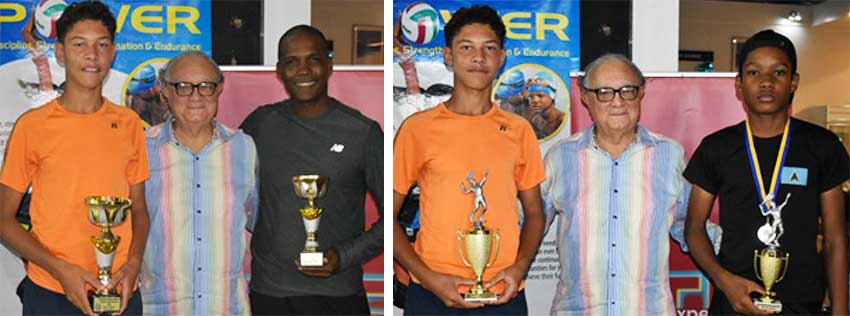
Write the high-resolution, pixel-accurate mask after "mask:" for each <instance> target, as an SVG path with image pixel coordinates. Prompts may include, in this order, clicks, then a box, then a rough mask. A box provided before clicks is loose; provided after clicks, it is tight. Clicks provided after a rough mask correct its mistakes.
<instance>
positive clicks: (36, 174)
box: [0, 99, 149, 293]
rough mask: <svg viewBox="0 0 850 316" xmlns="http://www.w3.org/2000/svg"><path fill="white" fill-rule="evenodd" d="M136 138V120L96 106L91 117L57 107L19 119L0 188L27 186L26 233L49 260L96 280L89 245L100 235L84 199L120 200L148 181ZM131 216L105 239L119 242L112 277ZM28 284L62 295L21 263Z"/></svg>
mask: <svg viewBox="0 0 850 316" xmlns="http://www.w3.org/2000/svg"><path fill="white" fill-rule="evenodd" d="M148 174H149V172H148V160H147V153H146V151H145V139H144V131H143V129H142V124H141V121H140V120H139V116H138V115H136V113H135V112H133V111H132V110H130V109H127V108H124V107H121V106H117V105H115V104H112V103H110V102H109V101H107V100H106V99H104V102H103V106H101V108H100V109H99V110H98V111H97V112H95V113H91V114H78V113H72V112H68V111H66V110H65V109H63V108H62V106H60V105H59V102H58V101H57V100H55V99H54V100H52V101H50V102H49V103H47V104H45V105H42V106H40V107H38V108H35V109H32V110H30V111H27V112H26V113H24V114H23V115H21V117H20V118H18V122H17V123H16V124H15V128H14V130H13V131H12V135H11V137H10V138H9V142H8V145H7V147H6V159H5V161H4V163H3V170H2V171H0V183H3V184H5V185H6V186H8V187H10V188H12V189H13V190H15V191H18V192H25V191H26V190H27V186H28V185H29V184H30V183H32V199H31V203H30V217H31V221H32V230H31V231H30V233H31V234H32V236H33V238H35V239H36V240H37V241H38V242H40V243H41V245H42V246H43V247H44V248H46V249H47V251H48V252H50V253H51V254H52V255H54V256H56V257H58V258H60V259H62V260H65V261H68V262H70V263H73V264H76V265H79V266H80V267H82V268H83V269H86V270H88V271H90V272H91V273H92V275H93V276H97V261H96V259H95V248H94V244H93V243H92V242H91V241H90V240H89V238H90V237H91V236H96V235H97V234H98V233H99V232H100V230H101V229H100V228H99V227H98V226H95V225H94V224H91V223H90V222H89V219H88V216H87V212H88V208H87V207H86V204H85V202H84V201H83V200H84V198H85V197H86V196H89V195H110V196H118V197H128V196H129V194H130V185H133V184H138V183H141V182H142V181H145V179H147V178H148ZM131 222H132V211H131V212H130V216H129V217H128V218H126V219H125V221H124V223H123V224H121V225H120V226H117V227H113V228H112V229H111V230H112V232H113V234H115V235H117V236H120V237H121V241H120V243H119V244H118V250H117V253H116V254H115V261H114V262H113V264H112V272H115V270H117V269H118V268H119V267H121V266H122V265H123V264H124V262H126V261H127V252H128V250H129V248H130V242H131V241H132V240H133V236H132V231H133V230H132V223H131ZM27 275H28V276H29V278H30V279H32V281H33V282H35V283H36V284H38V285H39V286H41V287H44V288H46V289H49V290H51V291H54V292H58V293H64V291H63V290H62V286H61V285H60V283H59V281H58V280H56V279H54V278H53V276H51V275H50V273H48V272H47V270H45V269H44V268H42V267H40V266H38V265H36V264H35V263H32V262H29V263H28V264H27Z"/></svg>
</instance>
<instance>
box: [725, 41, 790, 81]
mask: <svg viewBox="0 0 850 316" xmlns="http://www.w3.org/2000/svg"><path fill="white" fill-rule="evenodd" d="M762 47H773V48H777V49H779V50H781V51H782V52H784V53H785V55H786V56H788V61H789V62H790V63H791V75H792V76H793V75H794V74H795V73H797V50H796V49H794V43H792V42H791V40H790V39H788V38H787V37H785V35H782V34H779V33H776V32H774V31H773V30H764V31H761V32H758V33H756V34H754V35H753V36H752V37H750V38H749V39H747V41H746V42H744V45H742V46H741V51H740V52H739V53H738V56H736V57H737V58H738V76H742V75H743V74H744V61H745V60H746V59H747V55H749V54H750V53H751V52H752V51H754V50H756V49H758V48H762Z"/></svg>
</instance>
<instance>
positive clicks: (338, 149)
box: [331, 144, 345, 153]
mask: <svg viewBox="0 0 850 316" xmlns="http://www.w3.org/2000/svg"><path fill="white" fill-rule="evenodd" d="M343 149H345V145H343V144H334V145H333V146H331V151H332V152H335V153H341V152H342V150H343Z"/></svg>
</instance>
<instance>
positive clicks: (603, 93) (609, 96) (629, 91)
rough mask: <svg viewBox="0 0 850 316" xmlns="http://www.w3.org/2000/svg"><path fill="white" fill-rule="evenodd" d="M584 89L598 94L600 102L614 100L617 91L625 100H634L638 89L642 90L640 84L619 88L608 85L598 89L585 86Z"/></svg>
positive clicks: (597, 98)
mask: <svg viewBox="0 0 850 316" xmlns="http://www.w3.org/2000/svg"><path fill="white" fill-rule="evenodd" d="M584 90H585V91H588V92H593V93H595V94H596V100H599V102H608V101H611V100H614V96H615V95H616V94H617V93H619V94H620V97H621V98H623V100H626V101H631V100H634V99H635V98H637V96H638V91H640V86H623V87H620V88H619V89H614V88H608V87H602V88H596V89H587V88H585V89H584Z"/></svg>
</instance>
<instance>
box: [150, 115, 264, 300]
mask: <svg viewBox="0 0 850 316" xmlns="http://www.w3.org/2000/svg"><path fill="white" fill-rule="evenodd" d="M171 125H172V122H170V121H167V122H165V123H162V124H159V125H157V126H154V127H151V128H150V129H148V130H147V132H146V133H145V134H146V142H147V150H148V160H149V163H150V169H151V177H150V179H149V180H148V181H147V183H145V196H146V201H147V207H148V211H149V212H150V234H149V236H148V242H147V247H146V248H145V256H144V260H143V263H142V283H141V290H142V301H143V303H144V313H145V314H154V315H248V314H250V304H249V302H248V283H247V281H246V280H245V276H244V273H243V260H244V256H245V250H246V247H247V238H248V236H247V233H248V231H247V230H246V228H248V229H251V228H252V227H253V223H254V219H255V218H256V213H255V210H256V209H257V182H258V181H257V176H256V172H257V153H256V148H255V147H254V142H253V140H251V137H249V136H248V135H246V134H244V133H242V131H241V130H234V129H231V128H228V127H226V126H224V125H221V124H219V123H218V122H214V125H215V127H214V132H213V137H212V139H211V140H210V142H209V143H207V145H206V146H205V147H204V148H203V149H202V150H201V151H200V152H198V153H197V154H194V153H192V151H191V150H190V149H189V148H188V147H185V146H182V145H180V143H179V142H178V141H177V140H176V138H175V137H174V132H173V128H172V126H171Z"/></svg>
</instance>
